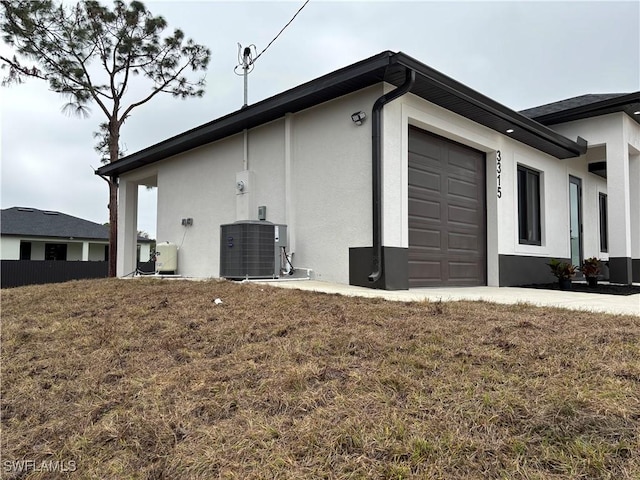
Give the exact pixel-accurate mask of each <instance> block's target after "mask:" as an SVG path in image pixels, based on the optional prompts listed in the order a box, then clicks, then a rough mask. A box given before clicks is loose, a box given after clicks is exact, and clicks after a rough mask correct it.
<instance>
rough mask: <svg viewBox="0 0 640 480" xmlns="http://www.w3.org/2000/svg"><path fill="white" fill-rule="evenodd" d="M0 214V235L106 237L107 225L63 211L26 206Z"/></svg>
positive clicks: (89, 238)
mask: <svg viewBox="0 0 640 480" xmlns="http://www.w3.org/2000/svg"><path fill="white" fill-rule="evenodd" d="M0 213H1V217H0V233H1V234H2V235H12V236H23V237H51V238H66V239H68V238H77V239H87V240H105V241H108V240H109V227H108V226H107V225H100V224H99V223H94V222H90V221H89V220H84V219H82V218H78V217H72V216H71V215H67V214H65V213H60V212H55V211H50V210H38V209H37V208H27V207H12V208H7V209H4V210H2V211H1V212H0ZM138 241H139V242H142V243H144V242H151V241H152V240H149V239H145V238H142V237H139V238H138Z"/></svg>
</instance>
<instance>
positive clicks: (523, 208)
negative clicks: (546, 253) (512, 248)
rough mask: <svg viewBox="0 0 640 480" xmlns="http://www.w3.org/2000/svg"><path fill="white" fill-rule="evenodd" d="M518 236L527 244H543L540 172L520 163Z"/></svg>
mask: <svg viewBox="0 0 640 480" xmlns="http://www.w3.org/2000/svg"><path fill="white" fill-rule="evenodd" d="M518 238H519V241H520V243H522V244H526V245H542V235H541V229H540V173H539V172H536V171H534V170H531V169H529V168H526V167H523V166H521V165H518Z"/></svg>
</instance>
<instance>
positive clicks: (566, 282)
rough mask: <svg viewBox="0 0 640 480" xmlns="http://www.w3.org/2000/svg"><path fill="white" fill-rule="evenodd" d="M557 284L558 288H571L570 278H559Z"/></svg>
mask: <svg viewBox="0 0 640 480" xmlns="http://www.w3.org/2000/svg"><path fill="white" fill-rule="evenodd" d="M558 284H559V285H560V290H571V279H570V278H561V279H559V280H558Z"/></svg>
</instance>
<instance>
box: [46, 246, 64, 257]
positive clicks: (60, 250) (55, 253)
mask: <svg viewBox="0 0 640 480" xmlns="http://www.w3.org/2000/svg"><path fill="white" fill-rule="evenodd" d="M44 259H45V260H66V259H67V244H66V243H45V244H44Z"/></svg>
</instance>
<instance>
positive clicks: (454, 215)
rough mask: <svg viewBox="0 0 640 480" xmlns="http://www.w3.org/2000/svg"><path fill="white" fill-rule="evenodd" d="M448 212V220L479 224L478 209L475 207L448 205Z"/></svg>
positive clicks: (463, 223) (462, 223) (460, 223)
mask: <svg viewBox="0 0 640 480" xmlns="http://www.w3.org/2000/svg"><path fill="white" fill-rule="evenodd" d="M447 214H448V215H447V219H448V221H449V222H452V223H456V224H459V225H473V226H477V224H478V219H477V214H476V210H475V209H473V208H468V207H463V206H459V205H448V208H447Z"/></svg>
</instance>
